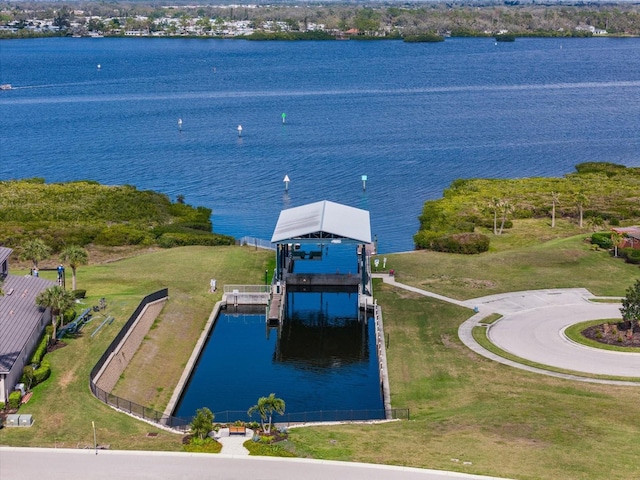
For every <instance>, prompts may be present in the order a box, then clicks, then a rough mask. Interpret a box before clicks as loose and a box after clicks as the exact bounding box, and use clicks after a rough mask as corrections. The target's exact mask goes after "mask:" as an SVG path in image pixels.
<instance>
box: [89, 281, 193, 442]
mask: <svg viewBox="0 0 640 480" xmlns="http://www.w3.org/2000/svg"><path fill="white" fill-rule="evenodd" d="M168 296H169V290H168V289H166V288H164V289H162V290H158V291H157V292H155V293H151V294H149V295H147V296H146V297H144V298H143V299H142V301H141V302H140V305H138V308H136V310H135V311H134V312H133V314H132V315H131V316H130V317H129V320H127V323H125V324H124V326H123V327H122V329H120V332H118V334H117V335H116V337H115V338H114V339H113V341H112V342H111V344H110V345H109V346H108V347H107V349H106V350H105V352H104V353H103V354H102V357H100V360H98V363H96V364H95V366H94V367H93V369H92V370H91V373H90V374H89V388H91V392H92V393H93V395H95V397H96V398H97V399H98V400H100V401H102V402H104V403H106V404H107V405H111V406H112V407H116V408H118V409H120V410H123V411H125V412H127V413H129V414H131V415H135V416H136V417H140V418H142V419H144V420H147V421H151V422H154V423H159V424H161V425H164V426H167V427H170V428H175V429H179V430H187V429H188V428H189V423H190V421H191V420H186V419H183V418H178V417H171V416H167V415H164V414H163V413H162V412H158V411H156V410H153V409H151V408H147V407H144V406H142V405H138V404H137V403H134V402H131V401H130V400H126V399H124V398H120V397H118V396H117V395H112V394H111V393H109V392H105V391H104V390H102V389H101V388H99V387H98V386H97V385H96V375H97V374H98V372H100V370H101V369H102V367H103V366H104V364H105V363H106V361H107V360H108V359H109V357H110V356H111V354H112V353H113V352H115V350H116V349H117V348H118V345H120V342H121V341H122V339H123V338H124V337H125V336H126V335H127V333H128V332H129V329H130V328H131V326H132V325H133V324H134V322H135V321H136V320H137V318H138V317H139V316H140V314H141V313H142V311H143V310H144V307H146V306H147V304H149V303H153V302H156V301H158V300H161V299H163V298H167V297H168Z"/></svg>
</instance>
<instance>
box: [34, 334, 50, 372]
mask: <svg viewBox="0 0 640 480" xmlns="http://www.w3.org/2000/svg"><path fill="white" fill-rule="evenodd" d="M48 345H49V335H47V334H45V335H43V336H42V338H41V339H40V343H39V344H38V347H37V348H36V350H35V352H33V355H32V356H31V362H30V363H32V364H33V363H35V364H38V365H40V362H42V359H43V357H44V356H45V354H46V353H47V346H48Z"/></svg>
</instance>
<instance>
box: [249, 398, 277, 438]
mask: <svg viewBox="0 0 640 480" xmlns="http://www.w3.org/2000/svg"><path fill="white" fill-rule="evenodd" d="M284 407H285V404H284V400H282V399H281V398H277V397H276V394H275V393H272V394H271V395H269V396H268V397H260V398H259V399H258V403H257V404H256V405H254V406H253V407H251V408H250V409H249V410H248V411H247V415H249V416H251V415H253V413H254V412H258V413H259V414H260V424H261V425H262V430H263V431H264V433H266V434H267V435H269V434H270V433H271V423H272V417H273V412H276V413H278V414H280V415H282V414H283V413H284ZM265 421H266V422H267V424H266V426H265Z"/></svg>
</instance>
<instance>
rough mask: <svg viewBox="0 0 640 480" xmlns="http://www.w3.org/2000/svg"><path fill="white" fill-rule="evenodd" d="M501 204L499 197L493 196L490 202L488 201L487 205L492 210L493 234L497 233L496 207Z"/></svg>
mask: <svg viewBox="0 0 640 480" xmlns="http://www.w3.org/2000/svg"><path fill="white" fill-rule="evenodd" d="M501 204H502V200H500V199H499V198H496V197H493V198H492V199H491V202H489V207H490V208H491V210H493V234H494V235H497V234H498V209H499V208H500V205H501Z"/></svg>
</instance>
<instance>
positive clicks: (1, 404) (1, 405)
mask: <svg viewBox="0 0 640 480" xmlns="http://www.w3.org/2000/svg"><path fill="white" fill-rule="evenodd" d="M0 410H4V402H0Z"/></svg>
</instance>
